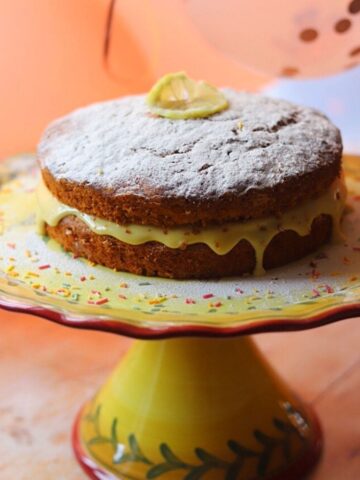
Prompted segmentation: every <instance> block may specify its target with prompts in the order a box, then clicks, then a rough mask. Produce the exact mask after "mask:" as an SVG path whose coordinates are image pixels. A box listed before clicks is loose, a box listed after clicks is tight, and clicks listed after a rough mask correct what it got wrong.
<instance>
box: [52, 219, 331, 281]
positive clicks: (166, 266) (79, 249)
mask: <svg viewBox="0 0 360 480" xmlns="http://www.w3.org/2000/svg"><path fill="white" fill-rule="evenodd" d="M45 228H46V232H47V234H48V235H49V236H50V237H52V238H53V239H54V240H56V241H57V242H59V243H60V244H61V245H63V247H64V248H65V250H68V251H70V252H72V253H73V254H74V255H76V256H81V257H85V258H87V259H88V260H90V261H92V262H94V263H98V264H101V265H104V266H106V267H109V268H112V269H115V270H120V271H126V272H130V273H134V274H137V275H147V276H160V277H165V278H176V279H185V278H186V279H190V278H219V277H227V276H236V275H244V274H251V273H252V272H253V271H254V268H255V263H256V261H255V252H254V249H253V247H252V246H251V245H250V243H249V242H247V241H246V240H241V241H240V242H239V243H238V244H237V245H236V246H235V247H234V248H233V249H232V250H231V251H230V252H229V253H227V254H226V255H217V254H216V253H214V252H213V251H212V250H211V249H210V248H209V247H208V246H207V245H205V244H195V245H188V246H187V247H185V248H183V249H172V248H169V247H166V246H165V245H162V244H160V243H157V242H148V243H145V244H141V245H129V244H127V243H124V242H121V241H119V240H117V239H115V238H113V237H110V236H106V235H97V234H95V233H93V232H92V231H91V230H90V229H89V228H88V227H87V226H86V225H85V223H84V222H82V221H81V220H80V219H78V218H77V217H75V216H68V217H65V218H63V219H62V220H61V222H60V223H59V224H58V225H57V226H55V227H51V226H49V225H46V227H45ZM331 231H332V219H331V217H330V216H328V215H320V216H318V217H317V218H315V219H314V221H313V223H312V227H311V231H310V233H309V234H308V235H306V236H303V237H302V236H300V235H298V234H297V233H296V232H294V231H291V230H286V231H282V232H280V233H278V234H277V235H276V236H275V237H274V238H273V239H272V240H271V242H270V243H269V245H268V246H267V248H266V250H265V254H264V262H263V265H264V268H265V269H270V268H274V267H279V266H282V265H285V264H287V263H289V262H291V261H294V260H297V259H299V258H301V257H303V256H305V255H307V254H309V253H311V252H314V251H315V250H316V249H318V248H319V247H320V246H321V245H323V244H325V243H326V242H327V241H328V240H329V238H330V236H331Z"/></svg>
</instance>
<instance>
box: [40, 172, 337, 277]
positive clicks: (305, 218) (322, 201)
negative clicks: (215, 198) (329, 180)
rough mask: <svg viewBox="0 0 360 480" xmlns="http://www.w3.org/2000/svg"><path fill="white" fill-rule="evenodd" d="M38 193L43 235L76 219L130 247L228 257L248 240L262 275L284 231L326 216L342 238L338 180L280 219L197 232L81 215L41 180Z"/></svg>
mask: <svg viewBox="0 0 360 480" xmlns="http://www.w3.org/2000/svg"><path fill="white" fill-rule="evenodd" d="M36 193H37V199H38V215H37V216H38V231H39V233H40V234H43V233H44V225H45V223H47V224H48V225H50V226H52V227H54V226H56V225H57V224H58V223H59V222H60V220H61V219H62V218H64V217H66V216H69V215H75V216H76V217H78V218H79V219H81V220H82V221H83V222H84V223H85V224H86V225H87V226H88V227H89V228H90V230H92V231H93V232H94V233H97V234H98V235H110V236H111V237H114V238H116V239H118V240H120V241H122V242H125V243H129V244H131V245H139V244H142V243H146V242H152V241H155V242H160V243H162V244H164V245H166V246H167V247H170V248H181V247H184V246H186V245H192V244H195V243H205V244H206V245H208V246H209V247H210V248H211V249H212V250H213V251H214V252H215V253H217V254H218V255H225V254H226V253H228V252H229V251H230V250H231V249H232V248H233V247H234V246H235V245H236V244H237V243H238V242H239V241H240V240H247V241H248V242H249V243H250V244H251V245H252V246H253V248H254V250H255V254H256V268H255V274H261V273H263V271H264V270H263V266H262V265H263V256H264V252H265V250H266V247H267V245H268V244H269V243H270V241H271V240H272V238H274V236H275V235H276V234H277V233H279V232H281V231H284V230H293V231H295V232H296V233H298V234H299V235H301V236H305V235H307V234H308V233H309V232H310V230H311V224H312V222H313V220H314V219H315V218H316V217H318V216H319V215H321V214H326V215H331V217H332V219H333V234H334V235H335V236H336V237H340V236H341V232H340V221H341V217H342V214H343V211H344V205H345V200H346V187H345V184H344V180H343V178H338V179H337V180H336V181H335V182H334V183H333V184H332V185H331V186H330V188H329V189H328V190H327V192H326V193H325V194H323V195H322V196H320V197H318V198H314V199H312V200H309V201H308V202H306V203H304V204H302V205H300V206H298V207H296V208H294V209H291V210H290V211H288V212H285V213H284V214H283V215H282V216H281V217H274V216H273V217H266V218H259V219H254V220H249V221H246V222H232V223H227V224H224V225H221V226H219V225H217V226H211V227H205V228H202V229H198V230H193V229H192V228H191V226H189V227H175V228H169V229H166V230H165V229H163V228H160V227H153V226H146V225H133V224H131V225H118V224H117V223H114V222H109V221H107V220H102V219H100V218H96V217H93V216H91V215H88V214H86V213H83V212H80V211H79V210H77V209H76V208H73V207H69V206H68V205H65V204H63V203H61V202H60V201H59V200H57V198H55V197H54V196H53V195H52V193H51V192H50V191H49V190H48V189H47V187H46V186H45V184H44V182H43V181H42V180H41V181H40V183H39V186H38V189H37V192H36Z"/></svg>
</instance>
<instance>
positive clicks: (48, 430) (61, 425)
mask: <svg viewBox="0 0 360 480" xmlns="http://www.w3.org/2000/svg"><path fill="white" fill-rule="evenodd" d="M0 325H1V335H0V479H1V480H15V479H16V480H81V479H83V480H84V479H85V476H84V475H83V473H82V471H81V470H80V468H79V467H78V465H77V463H76V461H75V460H74V457H73V454H72V450H71V446H70V431H71V426H72V422H73V419H74V417H75V415H76V413H77V410H78V409H79V407H80V405H81V403H82V402H83V401H84V400H85V399H86V398H88V397H89V396H91V395H92V393H93V392H94V391H95V390H96V388H97V387H98V386H99V385H100V384H101V383H102V382H103V381H104V380H105V378H106V376H107V375H108V373H109V372H110V371H111V369H112V368H113V367H114V365H115V364H116V363H117V361H118V360H119V359H120V358H121V356H122V355H123V354H124V352H125V351H126V349H127V348H128V346H129V344H130V340H128V339H125V338H121V337H118V336H116V335H110V334H105V333H99V332H88V331H80V330H72V329H68V328H65V327H61V326H58V325H54V324H51V323H50V322H47V321H45V320H42V319H38V318H35V317H31V316H25V315H20V314H13V313H8V312H5V311H0ZM257 342H258V344H259V345H260V347H261V348H262V349H263V351H265V352H266V354H267V355H268V357H269V358H270V359H271V361H272V364H273V365H274V366H275V367H276V368H277V369H278V370H279V372H280V373H281V374H282V375H283V377H284V378H285V379H286V380H287V381H288V382H289V383H290V384H291V385H292V386H293V387H294V388H295V389H296V390H297V391H298V392H299V393H301V394H302V397H303V398H304V399H305V400H307V401H308V402H309V403H311V404H312V405H313V406H314V407H315V408H316V410H317V412H318V414H319V417H320V420H321V422H322V425H323V430H324V434H325V438H326V444H325V452H324V456H323V459H322V461H321V463H320V464H319V466H318V468H317V470H316V471H315V472H314V473H313V474H312V476H311V480H357V479H360V318H358V319H352V320H345V321H342V322H338V323H337V324H333V325H328V326H326V327H321V328H318V329H315V330H308V331H305V332H296V333H272V334H262V335H258V336H257Z"/></svg>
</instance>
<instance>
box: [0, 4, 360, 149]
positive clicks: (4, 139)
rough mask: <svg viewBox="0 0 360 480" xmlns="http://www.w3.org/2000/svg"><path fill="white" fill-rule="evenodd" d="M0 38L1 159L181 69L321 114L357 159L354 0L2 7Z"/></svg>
mask: <svg viewBox="0 0 360 480" xmlns="http://www.w3.org/2000/svg"><path fill="white" fill-rule="evenodd" d="M265 6H266V8H265ZM0 40H1V42H0V45H1V46H0V70H1V73H2V75H1V77H0V102H1V109H0V127H1V135H0V155H1V156H5V155H9V154H14V153H17V152H19V151H29V150H34V148H35V146H36V143H37V140H38V137H39V135H40V134H41V131H42V130H43V128H44V127H45V125H46V124H47V123H48V122H49V121H50V120H51V119H53V118H55V117H57V116H59V115H62V114H64V113H66V112H68V111H69V110H71V109H73V108H76V107H78V106H81V105H84V104H86V103H90V102H94V101H98V100H104V99H107V98H112V97H115V96H120V95H123V94H127V93H137V92H142V91H146V90H147V89H148V88H149V87H150V85H151V84H152V83H153V82H154V81H155V80H156V79H157V78H158V77H159V76H161V75H163V74H164V73H166V72H169V71H177V70H186V71H187V73H188V74H189V75H190V76H191V77H194V78H205V79H206V80H208V81H209V82H212V83H214V84H216V85H227V86H233V87H236V88H241V89H246V90H253V91H265V92H267V93H268V94H270V95H274V96H279V97H283V98H288V99H290V100H294V101H298V102H300V103H304V104H308V105H312V106H315V107H318V108H320V109H322V110H323V111H325V112H326V113H328V115H330V117H331V118H332V119H333V120H334V121H335V123H337V124H338V125H339V126H340V127H341V128H342V130H343V134H344V138H345V146H346V148H347V149H348V151H353V152H358V151H360V138H357V137H360V134H359V132H360V120H359V115H358V113H357V112H358V111H360V108H359V107H360V100H359V98H360V97H359V94H358V88H359V84H360V82H359V80H360V73H359V72H360V69H359V68H356V65H357V64H358V63H359V62H360V0H347V1H344V0H300V1H298V2H289V1H287V0H268V1H267V2H266V3H264V2H263V1H260V0H242V1H241V2H240V1H238V0H50V1H49V0H2V1H1V15H0ZM329 75H331V76H329ZM280 77H283V78H282V79H280ZM289 77H290V78H289ZM303 77H318V78H317V79H312V78H311V79H306V80H303V79H302V78H303ZM356 90H357V91H356Z"/></svg>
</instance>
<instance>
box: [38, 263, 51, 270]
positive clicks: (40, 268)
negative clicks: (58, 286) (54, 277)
mask: <svg viewBox="0 0 360 480" xmlns="http://www.w3.org/2000/svg"><path fill="white" fill-rule="evenodd" d="M48 268H50V265H49V264H48V263H47V264H45V265H40V266H39V267H38V269H39V270H46V269H48Z"/></svg>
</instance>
